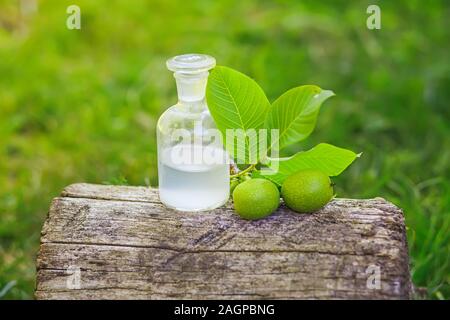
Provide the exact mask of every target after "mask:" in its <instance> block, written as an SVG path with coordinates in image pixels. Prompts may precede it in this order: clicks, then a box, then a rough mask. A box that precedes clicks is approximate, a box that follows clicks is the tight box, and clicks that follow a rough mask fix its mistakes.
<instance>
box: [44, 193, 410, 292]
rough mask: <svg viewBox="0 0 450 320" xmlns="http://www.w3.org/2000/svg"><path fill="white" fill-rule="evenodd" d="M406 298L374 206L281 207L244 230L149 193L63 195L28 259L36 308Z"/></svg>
mask: <svg viewBox="0 0 450 320" xmlns="http://www.w3.org/2000/svg"><path fill="white" fill-rule="evenodd" d="M74 268H75V269H76V268H79V269H78V270H80V272H79V276H80V277H79V280H80V281H79V282H77V285H76V286H73V285H70V284H71V283H72V284H73V281H74V278H73V277H74V274H73V272H74ZM368 268H369V269H368ZM378 268H379V271H380V276H381V278H380V282H379V283H380V285H381V286H380V288H379V289H377V288H376V284H377V282H376V280H374V281H375V282H373V281H371V279H372V278H373V277H372V278H370V279H369V284H372V285H369V286H368V285H367V284H368V278H369V277H370V276H371V275H373V274H374V272H375V273H376V270H377V269H378ZM372 280H373V279H372ZM68 282H69V283H68ZM68 284H69V285H68ZM410 293H411V284H410V277H409V267H408V251H407V244H406V238H405V226H404V219H403V214H402V212H401V210H400V209H398V208H397V207H395V206H394V205H393V204H391V203H389V202H387V201H386V200H384V199H381V198H376V199H370V200H351V199H336V200H333V201H332V202H331V203H330V204H328V205H327V206H326V207H325V208H323V209H322V210H320V211H319V212H317V213H314V214H308V215H302V214H296V213H293V212H290V211H289V210H288V209H286V208H285V207H283V206H282V207H281V208H280V209H279V210H278V212H277V213H275V214H274V215H272V216H270V217H269V218H266V219H263V220H259V221H253V222H248V221H244V220H241V219H239V218H238V217H237V216H236V215H235V214H234V213H233V210H232V209H231V206H230V205H228V206H226V207H224V208H220V209H217V210H214V211H211V212H208V213H186V212H176V211H173V210H170V209H167V208H165V207H164V206H163V205H162V204H161V203H160V202H159V200H158V194H157V190H155V189H150V188H143V187H117V186H100V185H90V184H75V185H71V186H69V187H67V188H66V189H65V190H64V191H63V193H62V195H61V197H58V198H55V199H54V200H53V203H52V205H51V208H50V212H49V216H48V219H47V221H46V222H45V225H44V227H43V230H42V238H41V247H40V252H39V254H38V258H37V288H36V298H38V299H171V298H178V299H238V298H244V299H298V298H300V299H302V298H322V299H327V298H331V299H348V298H350V299H352V298H355V299H364V298H369V299H385V298H388V299H406V298H409V297H410Z"/></svg>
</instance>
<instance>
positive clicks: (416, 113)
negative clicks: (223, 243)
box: [0, 0, 450, 299]
mask: <svg viewBox="0 0 450 320" xmlns="http://www.w3.org/2000/svg"><path fill="white" fill-rule="evenodd" d="M70 4H77V5H79V6H80V8H81V19H82V22H81V23H82V29H81V30H68V29H67V28H66V19H67V17H68V15H67V14H66V8H67V6H68V5H70ZM369 4H378V5H380V7H381V10H382V29H381V30H374V31H371V30H368V29H367V28H366V19H367V17H368V15H367V14H366V8H367V6H368V5H369ZM449 9H450V3H449V2H448V1H447V0H442V1H436V0H433V1H427V2H423V1H418V0H416V1H414V0H409V1H406V0H405V1H387V0H386V1H344V0H341V1H338V0H335V1H323V0H322V1H317V0H315V1H312V0H311V1H299V0H296V1H294V0H293V1H256V0H255V1H211V0H205V1H194V0H193V1H168V0H153V1H125V0H122V1H106V0H105V1H88V0H86V1H81V0H76V1H74V0H71V1H62V0H47V1H36V0H22V1H10V0H6V1H5V0H0V298H4V299H5V298H6V299H11V298H14V299H22V298H24V299H29V298H32V297H33V290H34V285H35V284H34V281H35V256H36V253H37V250H38V248H39V236H40V229H41V226H42V223H43V221H44V219H45V217H46V214H47V210H48V208H49V205H50V201H51V199H52V198H53V197H55V196H57V195H58V194H59V192H60V191H61V190H62V188H63V187H65V186H67V185H68V184H70V183H73V182H81V181H85V182H93V183H113V184H119V183H128V184H131V185H152V186H154V185H156V183H157V168H156V145H155V124H156V121H157V119H158V116H159V115H160V114H161V113H162V112H163V111H164V110H165V108H167V107H168V106H170V105H172V104H173V103H174V102H175V100H176V93H175V84H174V80H173V78H172V75H171V73H170V72H169V71H167V70H166V67H165V60H166V59H167V58H169V57H171V56H173V55H176V54H181V53H189V52H199V53H208V54H211V55H213V56H215V57H216V59H217V61H218V63H219V64H222V65H228V66H230V67H232V68H235V69H238V70H240V71H242V72H244V73H247V74H249V75H250V76H252V77H253V78H255V79H256V80H257V81H258V82H259V83H260V84H261V86H262V87H263V88H264V90H265V91H266V92H267V94H268V96H269V98H270V100H272V101H273V100H274V99H275V98H276V97H277V96H278V95H280V94H281V93H283V92H284V91H286V90H287V89H289V88H291V87H294V86H297V85H299V84H317V85H319V86H321V87H322V88H326V89H331V90H333V91H334V92H335V93H336V94H337V96H336V97H335V98H333V99H332V100H330V101H329V102H327V103H326V104H325V107H324V108H323V109H322V111H321V114H320V116H319V120H318V124H317V128H316V130H315V132H314V133H313V134H312V135H311V137H310V138H309V139H308V140H307V141H306V142H305V143H304V144H303V146H304V147H310V146H313V145H315V144H317V143H319V142H328V143H332V144H335V145H337V146H341V147H346V148H350V149H352V150H354V151H356V152H361V151H362V152H364V155H363V157H362V158H360V159H359V160H358V161H356V163H355V164H354V165H352V166H351V168H350V169H349V170H347V171H346V172H345V173H344V174H342V175H341V176H340V177H338V178H337V179H335V182H336V183H337V193H338V196H340V197H353V198H368V197H376V196H382V197H385V198H387V199H389V200H391V201H393V202H394V203H395V204H397V205H398V206H400V207H401V208H403V210H404V212H405V216H406V222H407V227H408V230H407V231H408V240H409V246H410V253H411V272H412V277H413V281H414V284H415V285H416V286H418V287H424V288H426V291H427V293H426V297H428V298H433V299H449V298H450V286H449V284H450V261H449V260H450V232H449V231H450V167H449V163H450V109H449V107H450V106H449V101H450V99H449V98H450V56H449V55H450V51H449V49H450V46H449V44H450V25H449V20H450V10H449Z"/></svg>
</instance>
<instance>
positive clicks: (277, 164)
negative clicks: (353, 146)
mask: <svg viewBox="0 0 450 320" xmlns="http://www.w3.org/2000/svg"><path fill="white" fill-rule="evenodd" d="M360 155H361V154H356V153H354V152H353V151H350V150H347V149H343V148H338V147H335V146H333V145H331V144H327V143H320V144H318V145H317V146H315V147H314V148H312V149H311V150H308V151H305V152H298V153H297V154H295V155H293V156H292V157H289V158H284V159H272V160H271V162H270V164H269V168H268V169H267V170H262V171H260V172H259V174H260V175H262V176H264V177H265V178H267V179H269V180H272V181H273V182H275V183H277V184H278V185H281V184H283V182H284V180H285V179H286V178H287V177H288V176H290V175H291V174H293V173H295V172H297V171H300V170H304V169H317V170H320V171H322V172H323V173H325V174H327V175H328V176H337V175H339V174H341V172H342V171H344V170H345V169H346V168H347V167H348V166H349V165H350V164H351V163H352V162H353V161H354V160H355V159H356V158H358V157H359V156H360Z"/></svg>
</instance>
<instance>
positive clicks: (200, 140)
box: [157, 54, 230, 211]
mask: <svg viewBox="0 0 450 320" xmlns="http://www.w3.org/2000/svg"><path fill="white" fill-rule="evenodd" d="M215 64H216V61H215V59H214V58H213V57H210V56H207V55H201V54H185V55H180V56H176V57H173V58H171V59H169V60H168V61H167V68H168V69H169V70H170V71H173V72H174V77H175V80H176V84H177V91H178V103H177V104H175V105H174V106H172V107H170V108H169V109H167V110H166V111H165V112H164V113H163V114H162V115H161V117H160V118H159V120H158V125H157V142H158V178H159V197H160V200H161V202H162V203H163V204H165V205H166V206H167V207H169V208H172V209H177V210H181V211H203V210H211V209H214V208H217V207H219V206H221V205H223V204H224V203H225V202H226V201H227V200H228V197H229V189H230V186H229V183H230V182H229V181H230V173H229V161H228V155H227V153H226V151H224V149H223V144H222V139H221V136H220V133H219V132H218V130H217V129H216V126H215V124H214V121H213V119H212V117H211V115H210V113H209V111H208V108H207V105H206V100H205V91H206V83H207V80H208V75H209V72H208V70H210V69H212V68H214V66H215Z"/></svg>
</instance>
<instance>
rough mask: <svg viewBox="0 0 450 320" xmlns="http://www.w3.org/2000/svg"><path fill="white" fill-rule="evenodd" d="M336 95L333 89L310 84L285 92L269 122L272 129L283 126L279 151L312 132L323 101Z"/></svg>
mask: <svg viewBox="0 0 450 320" xmlns="http://www.w3.org/2000/svg"><path fill="white" fill-rule="evenodd" d="M332 96H334V93H333V91H330V90H322V89H321V88H319V87H318V86H314V85H306V86H300V87H296V88H293V89H291V90H289V91H287V92H285V93H284V94H282V95H281V96H280V97H279V98H278V99H277V100H276V101H275V102H274V103H273V105H272V108H271V109H270V112H269V114H268V115H267V119H266V122H265V124H266V127H267V128H268V129H279V142H278V143H279V146H278V148H279V150H281V149H283V148H285V147H287V146H289V145H291V144H293V143H296V142H299V141H302V140H304V139H305V138H307V137H308V136H309V135H310V134H311V132H312V131H313V130H314V127H315V125H316V120H317V115H318V114H319V110H320V107H321V105H322V103H323V102H324V101H325V100H327V99H328V98H330V97H332ZM271 146H272V148H273V146H275V143H274V142H272V143H271Z"/></svg>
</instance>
